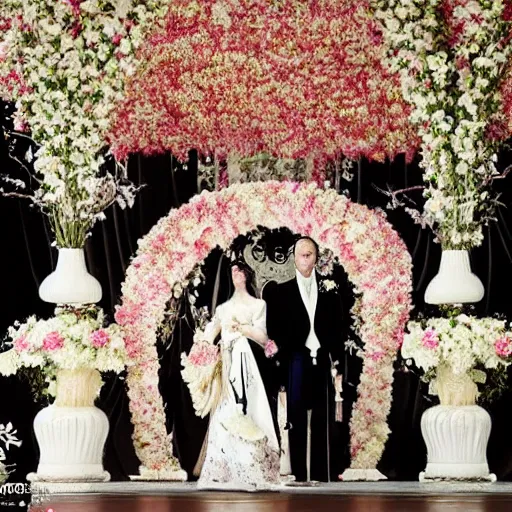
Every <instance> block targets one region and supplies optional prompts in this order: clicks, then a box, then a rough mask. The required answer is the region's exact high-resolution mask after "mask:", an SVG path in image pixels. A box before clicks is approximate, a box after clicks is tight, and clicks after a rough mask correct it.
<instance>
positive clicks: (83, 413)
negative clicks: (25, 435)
mask: <svg viewBox="0 0 512 512" xmlns="http://www.w3.org/2000/svg"><path fill="white" fill-rule="evenodd" d="M100 387H101V377H100V374H99V372H98V371H97V370H91V369H85V368H84V369H79V370H59V372H58V374H57V396H56V399H55V403H54V404H52V405H50V406H49V407H46V408H45V409H43V410H41V411H40V412H39V413H38V414H37V416H36V417H35V419H34V431H35V434H36V439H37V442H38V445H39V450H40V459H39V465H38V467H37V473H30V474H29V475H28V476H27V479H28V480H29V481H35V482H37V481H55V482H89V481H96V482H98V481H100V482H105V481H108V480H110V475H109V473H108V472H106V471H105V470H104V469H103V449H104V446H105V441H106V439H107V434H108V430H109V422H108V418H107V416H106V414H105V413H104V412H103V411H101V410H100V409H98V408H97V407H95V406H94V401H95V399H96V396H97V394H98V391H99V389H100Z"/></svg>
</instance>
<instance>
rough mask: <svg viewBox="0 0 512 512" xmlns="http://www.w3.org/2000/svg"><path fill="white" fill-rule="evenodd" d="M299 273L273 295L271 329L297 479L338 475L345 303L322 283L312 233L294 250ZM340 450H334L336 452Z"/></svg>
mask: <svg viewBox="0 0 512 512" xmlns="http://www.w3.org/2000/svg"><path fill="white" fill-rule="evenodd" d="M293 254H294V261H295V268H296V277H295V279H293V280H291V281H288V282H286V283H283V284H281V285H278V286H277V287H276V289H275V290H274V293H273V294H272V296H270V297H269V298H268V301H267V302H268V307H267V330H268V335H269V338H270V339H273V340H274V341H275V342H276V344H277V346H278V347H279V352H278V354H277V358H278V361H279V363H280V371H281V384H282V385H283V386H284V387H285V388H286V391H287V406H288V407H287V414H288V426H289V433H288V436H289V442H290V462H291V469H292V473H293V474H294V475H295V478H296V480H297V481H307V480H317V481H330V480H335V479H336V480H337V478H336V477H337V474H338V473H337V471H338V470H339V468H337V467H336V464H333V462H334V461H332V460H331V447H332V446H333V443H334V442H335V437H336V435H335V430H337V429H335V428H334V425H335V423H334V417H335V415H334V411H335V402H334V385H333V376H334V375H336V377H335V379H336V383H337V385H338V386H340V385H341V378H342V377H341V368H343V354H344V350H343V340H342V308H341V301H340V298H339V296H338V295H337V294H336V293H335V292H334V291H332V290H331V291H326V288H325V287H319V284H320V283H319V276H318V274H317V273H316V271H315V265H316V262H317V259H318V245H317V244H316V242H315V241H314V240H313V239H311V238H309V237H301V238H299V239H298V240H297V242H296V243H295V245H294V249H293ZM337 452H338V450H335V451H334V449H333V451H332V453H333V456H335V454H336V453H337Z"/></svg>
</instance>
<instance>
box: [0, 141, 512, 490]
mask: <svg viewBox="0 0 512 512" xmlns="http://www.w3.org/2000/svg"><path fill="white" fill-rule="evenodd" d="M509 159H510V157H509V155H508V154H504V155H502V165H504V164H505V163H506V162H507V160H509ZM0 172H1V173H6V172H7V173H9V174H11V175H13V176H18V175H19V173H20V172H21V171H20V170H19V168H18V167H17V165H16V164H15V163H13V162H12V161H11V160H9V158H8V154H7V144H6V141H5V138H4V137H1V138H0ZM129 175H130V178H131V179H132V181H134V182H135V183H136V184H140V185H144V188H143V189H142V190H141V191H140V193H139V194H138V196H137V200H136V203H135V205H134V207H133V208H132V209H130V210H120V209H119V208H118V207H113V208H111V209H110V210H109V211H108V212H107V220H106V221H105V222H102V223H98V224H97V225H96V226H95V228H94V230H93V233H92V236H91V237H90V238H89V240H88V242H87V247H86V256H87V263H88V266H89V270H90V272H91V273H92V274H93V275H94V276H95V277H96V278H98V279H99V281H100V282H101V284H102V286H103V299H102V301H101V303H100V306H101V307H103V308H104V310H105V312H106V313H107V314H108V315H109V318H110V319H111V320H112V319H113V312H114V307H115V305H116V304H118V303H119V302H120V296H121V285H122V282H123V279H124V273H125V270H126V268H127V266H128V265H129V263H130V258H131V257H132V256H133V255H134V254H135V252H136V249H137V240H138V239H140V238H141V237H142V236H144V235H145V234H146V233H148V231H149V230H150V229H151V227H152V226H153V225H154V224H155V223H156V222H157V221H158V219H160V218H161V217H162V216H164V215H166V214H167V213H168V212H169V210H170V209H171V208H176V207H179V206H180V205H182V204H183V203H185V202H187V201H188V200H189V199H190V198H191V197H192V196H193V195H194V194H195V193H196V192H197V161H196V157H195V155H194V154H193V153H191V158H190V161H189V162H188V165H187V168H186V169H184V168H183V167H181V166H180V165H179V164H178V163H177V162H176V161H175V160H174V159H172V158H171V157H170V156H169V155H163V156H158V157H142V156H139V155H136V156H134V157H133V158H131V160H130V162H129ZM509 182H510V180H508V182H507V180H506V179H505V180H500V181H498V182H496V187H497V188H498V189H499V190H500V191H501V192H502V196H501V201H502V202H503V207H502V208H500V210H499V212H498V222H496V223H494V224H492V225H491V226H489V227H488V228H485V234H486V237H485V242H484V244H483V246H482V247H480V248H478V249H476V250H474V251H473V253H472V264H473V271H474V272H475V273H476V274H477V275H478V276H479V277H480V278H481V279H482V281H483V283H484V285H485V287H486V295H485V297H484V299H483V300H482V301H481V303H479V304H478V305H477V307H476V312H477V313H478V314H479V315H486V314H491V313H493V312H502V313H506V314H508V315H510V316H512V315H511V313H512V299H511V296H510V293H509V290H510V280H511V279H510V276H511V270H512V239H511V238H512V237H511V234H510V218H511V217H510V210H509V208H508V207H509V205H510V204H511V199H512V194H511V193H510V192H509V191H508V190H507V188H509ZM420 183H421V174H420V172H419V169H418V166H417V162H414V163H412V164H409V165H406V164H405V162H404V161H403V159H401V158H398V159H397V160H396V161H395V162H392V163H386V164H377V163H369V162H365V161H362V162H360V165H359V166H356V169H355V175H354V178H353V180H352V181H350V182H348V181H345V182H343V188H345V189H347V190H348V193H349V195H350V197H351V199H352V200H353V201H357V202H360V203H363V204H366V205H368V206H369V207H370V208H375V207H381V208H384V207H385V206H386V204H387V202H388V198H387V197H385V195H384V194H382V193H381V192H380V191H379V190H378V189H386V188H387V187H388V185H389V186H391V187H393V188H395V189H396V188H404V187H408V186H413V185H417V184H420ZM417 198H418V199H420V195H419V196H417ZM0 215H1V218H2V226H1V240H2V248H3V251H2V253H3V262H4V263H3V264H2V267H1V268H2V281H1V283H2V295H3V297H4V301H3V307H2V314H1V316H0V319H1V321H0V332H1V333H2V336H3V335H4V334H5V333H6V331H7V328H8V326H9V325H11V324H12V323H13V322H14V321H15V320H17V319H18V320H21V321H23V320H25V319H26V317H27V316H29V315H31V314H36V315H38V316H43V317H48V316H50V315H51V314H52V312H53V306H52V305H51V304H46V303H44V302H42V301H41V300H40V299H39V297H38V287H39V285H40V283H41V281H42V280H43V279H44V278H45V277H46V276H47V275H48V274H49V273H50V272H51V271H52V270H53V269H54V266H55V263H56V256H57V253H56V250H55V249H54V248H52V247H51V234H50V232H49V229H48V226H47V224H46V222H45V219H44V217H43V216H42V215H41V213H40V212H38V211H36V210H34V209H33V208H31V207H30V206H29V203H28V202H26V201H25V202H24V201H22V200H18V199H9V198H4V197H1V198H0ZM388 218H389V221H390V222H391V223H392V224H393V226H394V227H395V228H396V230H397V231H398V232H399V233H400V235H401V236H402V237H403V239H404V240H405V242H406V244H407V247H408V249H409V251H410V253H411V255H412V258H413V263H414V270H413V272H414V295H413V299H414V304H415V310H414V312H413V314H416V313H418V312H421V311H425V310H426V307H425V304H424V302H423V294H424V291H425V288H426V285H427V284H428V282H429V280H430V279H431V278H432V277H433V276H434V275H435V274H436V273H437V270H438V266H439V260H440V247H439V246H438V245H437V244H435V243H434V242H433V238H432V236H431V234H430V232H429V231H427V230H422V229H421V228H420V227H419V226H417V225H415V224H414V223H413V222H412V220H411V219H410V218H409V217H408V215H407V214H406V213H405V212H404V211H402V210H397V211H391V212H389V214H388ZM169 243H172V240H169ZM219 257H220V251H218V254H212V256H211V257H210V258H209V259H208V261H207V265H206V269H207V271H211V272H210V273H212V274H214V273H215V271H216V268H217V262H218V260H219ZM210 260H211V261H210ZM222 275H223V276H224V277H223V284H222V287H221V295H222V294H223V295H224V297H221V299H222V298H223V299H224V300H225V299H226V298H227V294H228V290H227V286H228V284H227V283H228V275H227V272H223V274H222ZM207 277H208V279H210V280H211V279H213V278H214V276H213V277H212V276H211V275H208V276H207ZM344 293H345V297H344V300H345V303H346V304H350V303H351V301H352V297H351V295H350V287H346V289H345V292H344ZM202 300H203V301H204V303H207V304H208V303H209V301H210V300H211V296H210V295H209V292H208V293H205V297H202ZM191 337H192V334H191V330H190V328H189V327H188V324H187V321H186V319H185V320H184V321H182V322H180V325H179V327H178V328H177V330H176V332H175V335H174V336H173V338H172V340H171V339H167V340H162V343H161V344H160V347H159V351H160V356H161V363H162V365H161V366H162V369H161V379H160V387H161V392H162V396H163V399H164V401H165V403H166V404H167V405H166V412H167V420H168V425H167V426H168V428H169V429H174V442H175V453H176V455H177V456H178V457H179V458H180V460H181V462H182V465H183V467H184V469H186V470H187V471H188V472H189V474H191V472H192V468H193V466H194V464H195V461H196V457H197V454H198V452H199V449H200V446H201V443H202V439H203V436H204V432H205V428H206V423H205V421H204V420H200V419H198V418H197V417H196V416H195V415H194V413H193V409H192V405H191V401H190V398H189V395H188V391H187V389H186V387H185V386H184V385H183V383H182V382H181V379H180V375H179V367H180V363H179V355H180V353H181V352H182V351H183V350H188V348H189V347H190V344H191ZM359 369H360V362H359V361H358V360H356V359H355V358H354V357H350V358H349V359H348V367H347V372H348V375H347V384H346V390H347V391H346V394H347V403H346V404H345V405H346V406H347V407H349V406H350V404H351V403H352V401H353V399H354V397H355V386H356V385H357V381H358V372H359ZM0 393H1V396H2V407H1V408H0V423H6V422H8V421H11V422H12V423H13V425H14V426H15V428H17V429H18V435H19V437H20V438H21V439H22V440H23V445H22V447H21V448H15V447H13V448H11V450H10V451H9V452H8V462H15V463H16V464H17V469H16V474H15V475H13V477H12V478H11V481H22V480H23V478H24V476H25V475H26V474H27V473H28V472H29V471H33V470H35V469H36V466H37V457H38V452H37V443H36V440H35V438H34V435H33V432H32V421H33V419H34V416H35V414H36V413H37V411H38V410H40V409H41V407H43V406H44V405H45V404H44V403H41V402H35V401H34V400H33V398H32V395H31V393H30V390H29V386H28V384H27V382H25V381H23V380H20V379H19V378H17V377H10V378H0ZM511 398H512V392H510V391H507V392H505V394H504V395H503V396H502V397H501V398H500V399H499V400H498V401H496V402H494V403H493V404H491V405H490V406H488V407H487V410H488V411H489V413H490V414H491V416H492V419H493V428H492V434H491V440H490V443H489V449H488V459H489V465H490V468H491V471H493V472H495V473H496V474H497V475H498V478H499V479H502V480H512V445H511V444H510V442H509V435H508V433H509V431H510V428H511V420H510V419H509V418H508V415H507V412H508V411H507V410H508V408H509V407H510V403H511ZM433 403H436V401H435V398H433V397H429V396H428V395H427V386H426V385H425V384H423V383H421V382H420V380H419V378H418V376H417V375H416V374H415V373H414V372H410V371H409V372H407V371H404V370H403V369H402V365H400V363H399V362H397V371H396V374H395V383H394V390H393V405H392V410H391V413H390V416H389V425H390V428H391V430H392V434H391V436H390V438H389V440H388V443H387V445H386V450H385V453H384V456H383V458H382V461H381V463H380V465H379V469H380V470H381V471H382V472H383V473H384V474H386V475H387V476H388V478H390V479H397V480H415V479H417V477H418V473H419V472H420V471H422V470H423V469H424V466H425V461H426V449H425V445H424V443H423V441H422V438H421V432H420V418H421V415H422V413H423V411H424V410H425V409H426V408H427V407H429V406H430V405H432V404H433ZM98 406H99V407H100V408H102V409H103V410H104V411H105V412H106V414H107V415H108V417H109V419H110V433H109V437H108V441H107V446H106V454H105V467H106V469H107V470H108V471H110V473H111V475H112V479H113V480H126V479H127V478H128V475H130V474H136V473H137V467H138V464H139V462H138V460H137V457H136V456H135V453H134V450H133V447H132V441H131V433H132V428H131V423H130V414H129V410H128V400H127V395H126V391H125V388H124V381H123V380H120V379H117V378H112V377H107V379H106V382H105V385H104V387H103V389H102V393H101V397H100V400H99V403H98ZM347 412H348V411H347ZM345 418H346V421H348V417H347V415H346V416H345ZM347 435H348V433H347ZM347 442H348V439H347Z"/></svg>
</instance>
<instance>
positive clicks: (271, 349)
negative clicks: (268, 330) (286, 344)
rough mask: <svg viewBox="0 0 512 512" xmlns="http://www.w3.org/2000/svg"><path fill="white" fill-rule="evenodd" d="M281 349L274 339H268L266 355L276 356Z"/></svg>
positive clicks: (269, 356)
mask: <svg viewBox="0 0 512 512" xmlns="http://www.w3.org/2000/svg"><path fill="white" fill-rule="evenodd" d="M278 351H279V349H278V348H277V345H276V344H275V342H274V341H273V340H268V341H267V344H266V345H265V356H266V357H268V358H271V357H274V356H275V355H276V354H277V352H278Z"/></svg>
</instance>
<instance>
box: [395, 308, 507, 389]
mask: <svg viewBox="0 0 512 512" xmlns="http://www.w3.org/2000/svg"><path fill="white" fill-rule="evenodd" d="M407 329H408V332H407V333H406V334H405V336H404V343H403V345H402V356H403V357H404V358H405V359H413V360H414V362H415V364H416V366H417V367H419V368H421V369H422V370H423V371H424V372H425V377H424V379H425V380H427V381H431V386H430V392H431V393H432V394H437V385H436V384H437V383H438V381H439V378H440V377H441V378H442V377H443V375H441V374H442V372H443V369H446V370H449V371H450V372H451V373H453V374H454V375H455V376H459V377H460V378H461V379H462V378H465V377H466V376H467V377H469V378H471V380H472V381H473V382H474V383H475V384H477V383H481V384H483V383H485V382H486V371H493V370H496V369H499V367H507V366H508V365H509V364H510V363H511V362H512V329H511V327H510V324H507V321H506V320H500V319H497V318H476V317H474V316H468V315H466V314H463V313H460V312H459V311H456V312H455V313H450V314H449V316H448V317H446V318H428V319H423V320H420V321H414V322H409V324H408V326H407ZM480 368H482V369H483V370H482V369H480Z"/></svg>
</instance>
